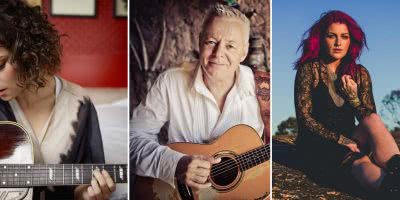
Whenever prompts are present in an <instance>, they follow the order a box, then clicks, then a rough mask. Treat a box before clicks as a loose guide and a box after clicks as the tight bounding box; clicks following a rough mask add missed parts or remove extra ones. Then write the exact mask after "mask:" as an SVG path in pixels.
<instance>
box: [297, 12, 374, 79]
mask: <svg viewBox="0 0 400 200" xmlns="http://www.w3.org/2000/svg"><path fill="white" fill-rule="evenodd" d="M333 23H341V24H346V26H347V29H348V30H349V34H350V46H349V50H348V51H347V54H346V55H345V56H344V57H343V59H342V62H341V64H340V68H339V74H340V75H344V74H348V75H350V76H351V77H353V78H354V75H355V74H356V72H357V71H358V70H359V67H358V66H357V64H356V59H358V58H359V57H360V55H361V51H362V49H363V47H364V46H365V47H367V41H366V36H365V34H364V32H363V30H362V29H361V27H360V26H359V25H358V24H357V22H356V21H355V20H354V19H353V18H352V17H350V16H349V15H348V14H346V13H344V12H342V11H338V10H332V11H328V12H326V13H323V14H322V15H321V17H320V19H319V20H318V21H316V22H315V23H314V24H313V25H312V26H311V28H310V29H308V30H307V31H306V32H305V33H304V35H303V38H304V37H305V35H306V34H307V33H308V37H307V38H305V39H303V40H302V42H301V44H300V46H299V48H298V50H299V49H302V55H301V57H300V58H299V59H298V60H297V61H296V63H295V69H298V68H299V67H301V66H302V65H303V64H305V63H307V62H311V61H317V60H319V59H320V58H323V57H324V56H326V54H327V53H326V51H325V49H324V48H321V47H322V46H324V45H323V43H324V39H323V38H324V37H325V34H326V32H327V30H328V27H329V26H330V25H331V24H333ZM367 48H368V47H367Z"/></svg>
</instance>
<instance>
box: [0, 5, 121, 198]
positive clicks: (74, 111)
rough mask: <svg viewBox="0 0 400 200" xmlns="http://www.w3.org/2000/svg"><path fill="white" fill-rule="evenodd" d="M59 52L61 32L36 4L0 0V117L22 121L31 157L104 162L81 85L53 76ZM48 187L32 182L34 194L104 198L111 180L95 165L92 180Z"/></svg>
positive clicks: (97, 131) (112, 186) (91, 109)
mask: <svg viewBox="0 0 400 200" xmlns="http://www.w3.org/2000/svg"><path fill="white" fill-rule="evenodd" d="M60 57H61V44H60V34H59V33H58V32H57V31H56V30H55V29H54V27H53V25H52V24H51V23H49V21H48V20H47V16H46V15H45V14H43V13H42V12H41V10H40V8H39V7H29V6H28V5H26V3H25V2H24V1H22V0H3V1H0V98H1V100H0V120H10V121H16V122H19V123H20V124H22V125H23V126H24V128H25V129H26V130H27V132H28V134H29V135H30V137H31V138H32V142H33V150H34V162H35V163H46V164H56V163H104V152H103V146H102V140H101V134H100V129H99V124H98V119H97V114H96V111H95V108H94V106H93V104H92V102H91V101H90V100H89V99H88V98H86V97H84V96H83V94H82V92H81V88H80V87H79V86H77V85H75V84H73V83H70V82H68V81H66V80H63V79H62V78H60V77H58V76H56V73H57V72H58V71H59V69H60ZM0 142H1V141H0ZM51 190H52V191H50V190H48V189H42V190H40V189H39V188H35V189H34V191H33V197H34V198H36V196H39V195H40V196H42V195H46V196H47V197H48V198H49V199H58V198H57V197H56V196H54V195H57V194H60V193H62V194H63V195H67V196H63V198H71V199H72V198H74V196H75V198H76V199H106V198H108V197H109V195H110V193H112V192H113V191H114V190H115V184H114V182H113V181H112V179H111V177H110V176H109V174H108V173H107V172H106V171H101V172H100V171H99V170H96V171H95V172H94V175H93V178H92V182H91V185H83V186H78V187H60V188H57V187H56V188H53V189H51ZM68 195H69V196H70V197H68Z"/></svg>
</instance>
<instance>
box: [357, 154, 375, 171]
mask: <svg viewBox="0 0 400 200" xmlns="http://www.w3.org/2000/svg"><path fill="white" fill-rule="evenodd" d="M367 163H368V164H369V163H372V161H371V159H370V158H369V157H368V156H363V157H361V158H360V159H357V160H355V161H354V162H353V168H354V167H356V168H359V167H362V166H363V165H365V164H367Z"/></svg>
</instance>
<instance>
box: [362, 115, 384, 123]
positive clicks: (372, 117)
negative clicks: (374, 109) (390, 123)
mask: <svg viewBox="0 0 400 200" xmlns="http://www.w3.org/2000/svg"><path fill="white" fill-rule="evenodd" d="M363 122H364V123H367V124H369V123H379V122H382V120H381V117H379V115H378V114H376V113H371V114H370V115H368V116H366V117H364V119H363Z"/></svg>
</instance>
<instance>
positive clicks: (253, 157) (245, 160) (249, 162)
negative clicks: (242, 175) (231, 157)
mask: <svg viewBox="0 0 400 200" xmlns="http://www.w3.org/2000/svg"><path fill="white" fill-rule="evenodd" d="M236 159H237V161H238V162H239V166H240V170H241V171H242V172H243V171H245V170H247V169H250V168H252V167H254V166H257V165H259V164H261V163H263V162H265V161H267V160H269V159H270V146H269V144H266V145H263V146H260V147H258V148H256V149H253V150H251V151H248V152H246V153H243V154H241V155H239V156H237V157H236Z"/></svg>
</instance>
